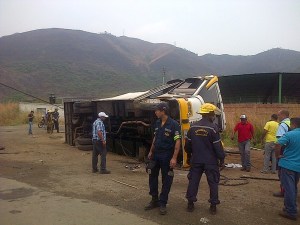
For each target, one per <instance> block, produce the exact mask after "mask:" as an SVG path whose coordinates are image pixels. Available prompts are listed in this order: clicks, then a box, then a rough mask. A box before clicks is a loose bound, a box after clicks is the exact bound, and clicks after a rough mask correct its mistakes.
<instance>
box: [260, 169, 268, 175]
mask: <svg viewBox="0 0 300 225" xmlns="http://www.w3.org/2000/svg"><path fill="white" fill-rule="evenodd" d="M260 172H261V173H264V174H268V173H269V171H266V170H261V171H260Z"/></svg>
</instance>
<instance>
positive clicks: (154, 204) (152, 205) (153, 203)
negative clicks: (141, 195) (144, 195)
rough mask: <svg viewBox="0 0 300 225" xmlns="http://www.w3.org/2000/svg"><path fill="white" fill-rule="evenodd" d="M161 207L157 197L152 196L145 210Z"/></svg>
mask: <svg viewBox="0 0 300 225" xmlns="http://www.w3.org/2000/svg"><path fill="white" fill-rule="evenodd" d="M158 207H159V201H158V199H156V198H152V200H151V202H149V204H148V205H146V206H145V208H144V209H145V210H146V211H147V210H151V209H155V208H158Z"/></svg>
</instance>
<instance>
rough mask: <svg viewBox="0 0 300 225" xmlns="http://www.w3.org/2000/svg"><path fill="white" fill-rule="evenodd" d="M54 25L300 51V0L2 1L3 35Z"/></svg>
mask: <svg viewBox="0 0 300 225" xmlns="http://www.w3.org/2000/svg"><path fill="white" fill-rule="evenodd" d="M53 27H56V28H68V29H77V30H84V31H89V32H93V33H99V32H103V31H107V32H110V33H112V34H114V35H116V36H121V35H123V34H124V35H125V36H128V37H135V38H139V39H143V40H146V41H150V42H154V43H169V44H174V45H176V46H178V47H181V48H185V49H188V50H190V51H192V52H195V53H197V54H199V55H203V54H206V53H213V54H233V55H238V54H239V55H252V54H256V53H259V52H261V51H265V50H268V49H271V48H275V47H281V48H287V49H293V50H297V51H300V0H0V36H5V35H10V34H14V33H20V32H25V31H29V30H35V29H41V28H53Z"/></svg>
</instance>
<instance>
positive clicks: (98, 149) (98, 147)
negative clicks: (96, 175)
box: [92, 140, 107, 170]
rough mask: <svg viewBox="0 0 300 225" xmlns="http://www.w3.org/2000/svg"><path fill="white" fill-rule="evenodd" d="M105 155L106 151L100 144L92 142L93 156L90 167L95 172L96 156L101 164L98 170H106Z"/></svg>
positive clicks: (99, 142)
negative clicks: (99, 157)
mask: <svg viewBox="0 0 300 225" xmlns="http://www.w3.org/2000/svg"><path fill="white" fill-rule="evenodd" d="M106 154H107V150H106V148H104V147H103V144H102V142H101V141H100V140H99V141H96V140H93V155H92V167H93V170H97V164H98V156H99V155H100V156H101V164H100V169H101V170H106Z"/></svg>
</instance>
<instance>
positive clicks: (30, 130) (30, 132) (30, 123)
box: [28, 122, 32, 134]
mask: <svg viewBox="0 0 300 225" xmlns="http://www.w3.org/2000/svg"><path fill="white" fill-rule="evenodd" d="M28 134H32V122H29V130H28Z"/></svg>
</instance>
